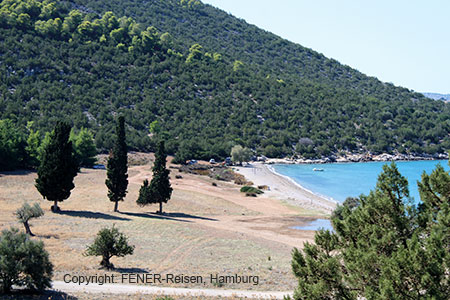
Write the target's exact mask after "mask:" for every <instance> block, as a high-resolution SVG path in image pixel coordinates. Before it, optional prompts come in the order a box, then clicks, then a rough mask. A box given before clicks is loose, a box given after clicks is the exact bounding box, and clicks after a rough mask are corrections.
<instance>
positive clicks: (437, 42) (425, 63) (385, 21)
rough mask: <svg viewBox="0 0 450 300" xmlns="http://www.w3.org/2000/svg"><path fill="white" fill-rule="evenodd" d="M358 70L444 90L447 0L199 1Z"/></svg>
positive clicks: (449, 24)
mask: <svg viewBox="0 0 450 300" xmlns="http://www.w3.org/2000/svg"><path fill="white" fill-rule="evenodd" d="M202 1H203V2H204V3H208V4H211V5H213V6H216V7H219V8H221V9H223V10H225V11H226V12H229V13H231V14H233V15H234V16H236V17H239V18H242V19H244V20H246V21H247V22H248V23H250V24H254V25H257V26H258V27H260V28H263V29H266V30H268V31H270V32H273V33H275V34H277V35H279V36H281V37H283V38H286V39H288V40H290V41H293V42H296V43H299V44H301V45H303V46H305V47H308V48H312V49H314V50H316V51H318V52H321V53H323V54H324V55H325V56H327V57H332V58H334V59H336V60H338V61H340V62H341V63H344V64H346V65H349V66H351V67H353V68H355V69H358V70H359V71H361V72H363V73H365V74H367V75H370V76H376V77H378V78H379V79H380V80H382V81H386V82H392V83H394V84H395V85H401V86H404V87H407V88H409V89H412V90H415V91H418V92H436V93H445V94H447V93H450V75H449V74H450V73H449V72H450V1H448V0H390V1H389V0H374V1H364V0H279V1H274V0H271V1H269V0H202Z"/></svg>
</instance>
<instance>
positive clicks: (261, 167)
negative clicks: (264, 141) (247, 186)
mask: <svg viewBox="0 0 450 300" xmlns="http://www.w3.org/2000/svg"><path fill="white" fill-rule="evenodd" d="M233 169H234V170H235V171H236V172H238V173H240V174H242V175H243V176H245V178H246V179H247V180H249V181H252V182H253V183H254V185H256V186H261V185H267V186H268V187H269V190H267V191H264V194H263V195H261V197H264V196H266V197H269V198H276V199H278V200H281V201H286V202H287V203H288V204H290V205H293V206H296V207H301V208H304V209H308V210H313V211H320V212H321V213H322V214H325V215H330V214H331V212H332V211H333V210H334V209H335V208H336V205H337V204H338V203H337V202H336V201H334V200H331V199H327V198H325V197H323V196H322V195H319V194H316V193H314V192H312V191H310V190H308V189H306V188H304V187H303V186H301V185H300V184H299V183H297V182H295V181H294V180H293V179H292V178H289V177H288V176H284V175H281V174H279V173H277V172H276V171H274V170H273V169H272V168H271V167H270V166H268V165H267V164H263V163H253V164H251V165H247V166H241V167H233Z"/></svg>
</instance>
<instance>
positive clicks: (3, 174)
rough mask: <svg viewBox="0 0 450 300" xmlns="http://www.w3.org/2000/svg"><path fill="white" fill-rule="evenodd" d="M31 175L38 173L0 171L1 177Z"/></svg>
mask: <svg viewBox="0 0 450 300" xmlns="http://www.w3.org/2000/svg"><path fill="white" fill-rule="evenodd" d="M31 173H36V171H33V170H14V171H0V177H2V176H23V175H28V174H31Z"/></svg>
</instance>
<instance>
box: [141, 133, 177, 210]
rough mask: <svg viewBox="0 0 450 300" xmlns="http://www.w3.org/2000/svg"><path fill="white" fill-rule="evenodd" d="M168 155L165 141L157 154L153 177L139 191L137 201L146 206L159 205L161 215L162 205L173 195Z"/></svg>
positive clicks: (161, 143)
mask: <svg viewBox="0 0 450 300" xmlns="http://www.w3.org/2000/svg"><path fill="white" fill-rule="evenodd" d="M166 158H167V154H166V152H165V149H164V141H160V142H159V144H158V149H157V151H156V153H155V163H154V165H153V169H152V170H153V177H152V180H151V181H150V185H148V181H147V180H145V181H144V184H143V185H142V186H141V190H140V191H139V198H138V200H137V201H136V202H137V203H138V204H139V205H141V206H144V205H147V204H151V203H159V213H160V214H162V204H163V203H167V201H169V199H170V197H171V195H172V187H171V186H170V180H169V173H170V171H169V170H167V168H166Z"/></svg>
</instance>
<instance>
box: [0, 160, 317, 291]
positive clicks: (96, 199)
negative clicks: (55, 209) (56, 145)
mask: <svg viewBox="0 0 450 300" xmlns="http://www.w3.org/2000/svg"><path fill="white" fill-rule="evenodd" d="M151 160H152V157H150V158H149V159H148V161H151ZM175 175H182V176H183V178H181V179H175ZM35 178H36V173H34V172H26V171H16V172H8V173H1V174H0V229H5V228H9V227H11V226H14V227H19V226H20V224H18V223H17V221H16V220H15V218H14V215H13V213H14V211H15V210H16V209H17V208H18V207H20V206H21V205H22V203H23V202H25V201H28V202H39V203H40V204H41V206H42V207H43V209H44V210H45V211H46V214H45V216H43V217H42V218H40V219H37V220H33V221H32V222H31V223H32V225H33V226H32V228H31V229H32V231H33V233H35V234H36V237H34V238H35V239H38V240H42V241H43V242H44V244H45V247H46V249H47V250H48V251H49V253H50V258H51V261H52V262H53V263H54V265H55V274H54V278H53V279H54V280H62V279H63V276H64V275H65V274H80V275H96V274H105V273H107V272H105V271H103V270H99V269H98V263H99V261H100V259H99V258H98V257H85V256H84V255H83V252H84V250H85V249H86V246H87V245H88V244H90V243H91V242H92V241H93V239H94V237H95V235H96V233H97V232H98V231H99V230H100V229H101V228H103V227H105V226H112V225H113V224H114V225H115V226H116V227H118V228H119V230H121V231H122V232H124V233H125V234H127V235H128V236H129V237H130V243H131V244H133V245H135V246H136V248H135V252H134V254H133V255H131V256H127V257H124V258H113V260H112V262H113V263H114V264H115V266H116V267H117V270H116V271H115V272H114V273H118V274H120V273H147V272H149V273H161V274H167V273H172V274H186V275H201V276H209V274H220V275H233V274H240V275H257V276H259V278H260V281H259V284H258V285H253V284H225V285H224V286H217V285H215V284H213V283H206V285H201V288H224V289H239V290H258V291H271V290H277V291H292V290H293V289H294V287H295V286H296V280H295V278H294V276H293V275H292V271H291V267H290V260H291V251H292V248H293V247H298V248H301V247H302V245H303V243H304V242H305V241H312V240H313V236H314V232H311V231H299V230H295V229H291V228H290V227H291V226H296V225H301V224H303V223H305V222H307V221H308V220H311V219H313V218H314V216H316V215H318V212H317V211H311V210H307V209H305V208H300V207H293V206H291V205H286V204H284V203H282V202H281V201H279V200H277V199H275V198H273V197H270V198H269V197H265V196H264V195H262V196H259V197H257V198H252V197H245V196H243V195H242V193H240V192H239V186H236V185H234V184H231V183H227V182H222V181H216V180H213V179H211V178H208V177H206V176H199V175H192V174H184V173H182V174H181V173H178V171H177V170H172V173H171V178H172V179H171V183H172V187H173V188H174V192H173V195H172V199H171V200H170V201H169V202H168V203H167V204H165V205H164V211H165V214H164V215H157V214H155V213H154V211H155V210H157V208H158V207H157V205H154V206H149V207H143V208H141V207H139V206H137V205H136V202H135V201H136V199H137V196H138V191H139V187H140V185H141V184H142V181H143V180H144V179H146V178H148V179H150V178H151V163H147V164H146V165H142V166H132V167H130V168H129V182H130V184H129V188H128V194H127V197H126V199H125V200H124V201H123V202H121V203H120V204H119V210H120V212H118V213H114V212H112V210H113V203H112V202H110V201H109V200H108V198H107V189H106V186H105V184H104V181H105V178H106V171H105V170H93V169H82V171H81V173H80V174H78V176H77V177H76V178H75V186H76V187H75V189H74V190H73V191H72V195H71V197H70V198H69V199H67V200H66V201H64V202H62V203H60V207H61V209H62V211H61V213H58V214H54V213H52V212H50V211H49V208H50V206H51V202H49V201H46V200H43V199H42V197H41V195H40V194H39V193H38V192H37V190H36V188H35V187H34V180H35ZM213 182H215V183H216V184H217V186H213V185H212V183H213ZM165 286H174V287H187V288H196V287H199V286H195V284H194V285H192V284H165Z"/></svg>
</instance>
